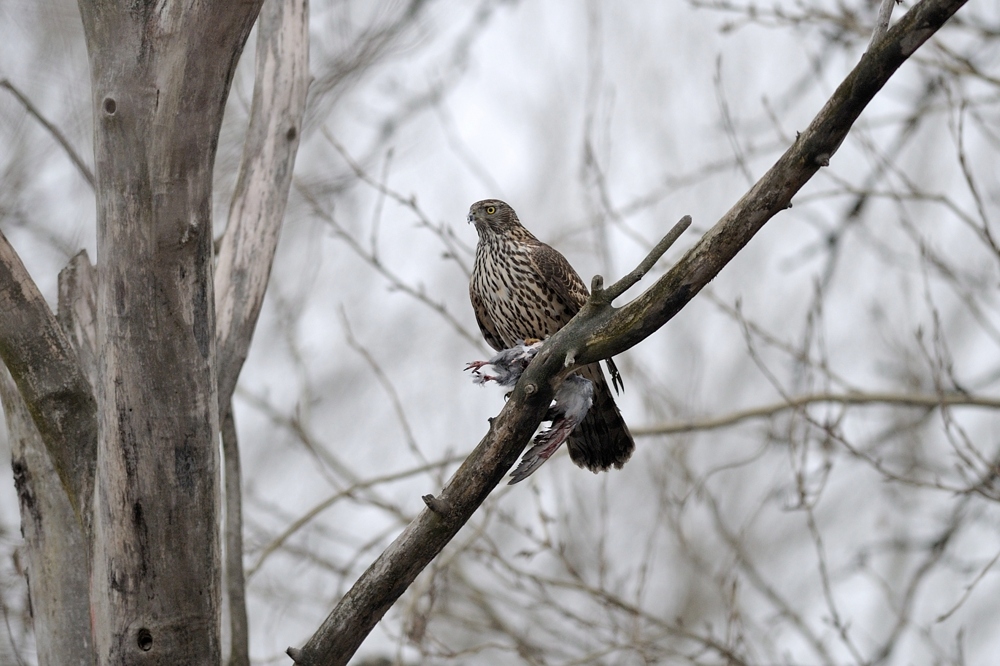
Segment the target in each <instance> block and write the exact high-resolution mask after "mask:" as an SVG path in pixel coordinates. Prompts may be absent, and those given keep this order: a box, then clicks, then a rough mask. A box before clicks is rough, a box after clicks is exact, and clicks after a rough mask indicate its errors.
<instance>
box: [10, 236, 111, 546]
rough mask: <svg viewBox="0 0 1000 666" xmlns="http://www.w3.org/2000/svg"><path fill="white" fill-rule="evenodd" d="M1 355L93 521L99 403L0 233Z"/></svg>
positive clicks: (75, 498) (82, 515)
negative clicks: (92, 500) (92, 502)
mask: <svg viewBox="0 0 1000 666" xmlns="http://www.w3.org/2000/svg"><path fill="white" fill-rule="evenodd" d="M0 313H3V315H4V316H2V317H0V358H2V359H3V362H4V364H5V365H6V366H7V369H8V370H9V371H10V374H11V376H12V377H13V379H14V383H15V384H16V385H17V389H18V391H19V392H20V394H21V396H22V398H23V399H24V403H25V405H26V406H27V409H28V412H29V413H30V414H31V417H32V420H33V422H34V423H35V425H36V426H37V428H38V432H39V434H40V435H41V438H42V442H43V444H44V446H45V449H46V451H47V452H48V455H49V456H50V458H51V460H52V465H53V467H54V469H55V471H56V474H58V476H59V480H60V481H61V482H62V485H63V486H64V487H65V489H66V491H67V492H68V493H69V497H68V499H69V502H70V506H71V507H72V508H73V512H74V514H75V515H76V518H77V521H78V522H79V523H80V525H81V526H82V527H83V529H84V531H87V530H88V529H89V525H90V514H89V510H88V508H89V506H90V498H91V496H92V494H93V489H94V464H95V461H96V456H95V453H96V450H97V430H96V427H95V426H96V420H95V416H96V414H97V404H96V402H95V401H94V396H93V392H92V391H91V388H90V384H89V383H88V382H87V378H86V377H85V376H84V374H83V371H82V370H81V368H80V364H79V362H78V361H77V357H76V352H75V350H74V349H73V346H72V345H71V344H70V342H69V340H68V339H67V337H66V335H65V334H64V333H63V330H62V329H61V328H60V326H59V323H58V322H57V320H56V317H55V315H53V314H52V311H51V310H50V309H49V306H48V304H47V303H46V302H45V299H44V298H43V297H42V294H41V292H39V291H38V287H37V286H35V283H34V282H33V281H32V280H31V276H29V275H28V272H27V270H25V268H24V264H22V263H21V259H20V258H19V257H18V256H17V254H16V253H15V252H14V248H12V247H11V246H10V243H8V242H7V238H6V237H5V236H4V235H3V234H2V233H0Z"/></svg>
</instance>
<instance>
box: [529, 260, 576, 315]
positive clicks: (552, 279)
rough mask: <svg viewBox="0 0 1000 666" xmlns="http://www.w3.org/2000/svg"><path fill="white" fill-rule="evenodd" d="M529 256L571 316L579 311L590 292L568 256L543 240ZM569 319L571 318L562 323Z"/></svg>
mask: <svg viewBox="0 0 1000 666" xmlns="http://www.w3.org/2000/svg"><path fill="white" fill-rule="evenodd" d="M529 256H530V257H531V263H532V266H533V268H534V269H535V273H537V274H538V276H539V277H540V278H541V279H542V283H543V284H544V285H545V286H546V287H547V288H548V289H551V290H552V291H553V292H555V294H556V295H557V296H558V297H559V298H560V299H562V300H563V302H565V303H566V305H567V308H568V310H569V315H570V317H572V316H573V315H575V314H576V313H577V312H579V311H580V308H582V307H583V304H584V303H586V302H587V296H588V295H589V292H588V291H587V287H586V285H584V283H583V280H581V279H580V276H579V275H577V272H576V271H575V270H573V267H572V266H570V265H569V262H568V261H566V257H564V256H562V255H561V254H559V252H557V251H556V250H553V249H552V248H551V247H549V246H548V245H546V244H545V243H541V242H540V243H538V244H537V245H535V246H534V247H533V248H532V250H531V253H530V254H529ZM568 321H569V319H567V320H566V321H564V322H562V324H565V323H566V322H568Z"/></svg>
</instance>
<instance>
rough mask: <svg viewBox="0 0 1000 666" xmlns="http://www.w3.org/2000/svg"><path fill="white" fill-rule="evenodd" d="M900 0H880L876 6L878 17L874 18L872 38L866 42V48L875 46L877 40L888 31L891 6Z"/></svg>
mask: <svg viewBox="0 0 1000 666" xmlns="http://www.w3.org/2000/svg"><path fill="white" fill-rule="evenodd" d="M900 1H901V0H882V4H881V5H879V8H878V18H877V19H876V20H875V29H874V30H873V31H872V38H871V41H870V42H869V43H868V48H871V47H873V46H875V44H876V43H877V42H878V40H880V39H882V38H883V37H885V33H887V32H889V19H891V18H892V8H893V7H894V6H895V5H896V3H897V2H900Z"/></svg>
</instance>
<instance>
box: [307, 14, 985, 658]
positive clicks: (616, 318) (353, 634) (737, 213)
mask: <svg viewBox="0 0 1000 666" xmlns="http://www.w3.org/2000/svg"><path fill="white" fill-rule="evenodd" d="M963 4H965V0H922V1H921V2H920V3H918V4H917V5H916V6H915V7H914V8H913V9H911V10H910V11H909V12H908V13H907V14H906V15H905V16H904V17H903V18H902V19H901V20H900V21H899V22H898V23H897V24H896V25H895V26H893V27H892V29H890V30H889V33H888V34H887V35H886V37H885V38H884V39H883V40H881V41H880V42H879V44H878V45H877V47H875V48H873V49H870V50H869V51H868V52H867V53H865V54H864V55H863V56H862V58H861V62H860V63H859V64H858V66H857V67H855V68H854V70H853V71H852V72H851V73H850V74H849V75H848V77H847V78H846V79H845V80H844V82H843V83H842V84H841V85H840V87H839V88H838V89H837V91H836V92H835V93H834V95H833V97H832V98H831V99H830V100H829V101H828V102H827V104H826V106H824V108H823V109H822V110H821V111H820V113H819V114H818V115H817V117H816V118H815V119H814V120H813V122H812V123H811V124H810V126H809V127H808V128H807V129H806V130H805V131H804V132H802V134H801V135H800V136H799V137H798V139H797V140H796V142H795V144H794V145H793V146H792V147H791V148H789V149H788V151H787V152H786V153H785V154H784V155H783V156H782V157H781V158H780V159H779V160H778V162H777V163H776V164H775V165H774V166H773V167H772V168H771V169H770V170H769V171H768V172H767V174H765V175H764V177H763V178H761V180H760V181H758V182H757V184H755V185H754V186H753V188H751V190H750V191H749V192H748V193H747V194H746V195H745V196H744V197H743V198H742V199H741V200H740V201H739V202H738V203H737V204H736V206H734V207H733V209H732V210H730V211H729V213H727V214H726V215H725V216H724V217H723V218H722V220H720V221H719V222H718V223H717V224H716V225H715V226H714V227H713V228H712V229H711V230H710V231H709V232H708V233H707V234H706V235H705V236H704V237H703V238H702V239H701V241H700V242H699V243H698V244H697V245H696V246H695V247H694V248H693V249H692V250H691V251H689V252H688V253H687V254H686V255H685V257H684V258H683V259H681V261H680V262H679V263H678V264H677V265H675V266H674V267H673V268H672V269H671V270H670V271H669V272H668V273H667V274H666V275H664V276H663V277H662V278H660V279H659V280H657V282H656V283H655V284H654V285H653V286H652V287H651V288H650V289H648V290H647V291H646V292H644V293H643V294H642V295H640V296H639V297H638V298H637V299H635V300H634V301H633V302H631V303H629V304H628V305H626V306H624V307H622V308H620V309H616V308H613V307H612V306H610V305H605V306H603V307H599V306H597V305H595V304H594V303H592V302H588V303H587V305H585V306H584V307H583V308H582V309H581V311H580V312H579V313H578V314H577V316H576V317H574V318H573V320H572V321H571V322H570V323H569V324H567V325H566V326H565V327H564V328H563V329H561V330H560V331H559V332H557V333H556V334H555V335H553V336H552V337H551V338H549V339H548V340H547V341H546V344H545V346H544V347H543V348H542V351H541V352H539V353H538V355H537V356H536V357H535V359H534V360H533V361H532V363H531V365H530V366H528V368H527V370H526V371H525V372H524V374H523V375H522V377H521V379H520V381H519V382H518V384H517V385H516V386H515V387H514V391H513V393H512V394H511V397H510V400H509V401H508V402H507V404H506V405H505V406H504V408H503V410H501V412H500V414H499V415H498V416H497V417H496V418H494V419H493V420H492V422H491V424H490V431H489V433H488V434H487V435H486V436H485V437H484V438H483V440H482V441H481V442H480V443H479V446H477V447H476V449H475V450H474V451H473V452H472V453H471V454H470V455H469V457H468V458H467V459H466V461H465V463H463V464H462V466H461V467H460V468H459V469H458V471H456V472H455V474H454V475H453V476H452V478H451V480H450V481H449V482H448V484H447V485H446V486H445V488H444V489H443V490H442V491H441V493H440V495H438V496H437V497H433V498H431V499H432V501H429V502H428V508H426V509H424V510H423V511H421V513H420V514H419V515H418V516H417V518H416V519H414V520H413V522H411V523H410V524H409V525H408V526H407V527H406V528H405V529H404V530H403V532H402V534H400V535H399V537H397V538H396V540H395V541H394V542H393V543H392V544H391V545H390V546H389V547H388V548H387V549H386V550H385V552H383V553H382V555H381V556H379V558H378V559H377V560H376V561H375V562H374V563H373V564H372V565H371V566H370V567H369V568H368V570H367V571H366V572H365V573H364V574H362V576H361V578H360V579H359V580H358V581H357V582H356V583H355V584H354V586H353V587H352V588H351V589H350V590H349V591H348V593H347V594H346V595H344V597H343V598H342V599H341V600H340V602H339V603H338V604H337V606H336V607H335V608H334V609H333V611H332V612H331V613H330V615H329V616H328V617H327V618H326V620H325V621H324V622H323V624H322V625H321V626H320V628H319V629H318V630H317V631H316V633H315V634H314V635H313V636H312V638H310V639H309V641H308V642H307V643H306V644H305V646H303V647H302V648H301V649H295V648H289V650H288V654H289V656H291V657H292V659H293V660H294V661H295V662H296V663H297V664H303V665H309V666H311V665H314V664H324V665H331V666H337V665H340V664H346V663H347V662H348V660H349V659H350V658H351V656H352V655H353V654H354V653H355V651H356V650H357V649H358V647H359V646H360V645H361V643H362V641H364V639H365V637H366V636H367V635H368V633H369V632H370V631H371V630H372V629H373V628H374V626H375V625H376V623H378V621H379V620H380V619H381V618H382V616H383V615H384V614H385V613H386V611H388V609H389V608H390V607H391V606H392V604H393V603H394V602H395V601H396V600H397V599H398V598H399V597H400V595H402V594H403V592H404V591H405V590H406V589H407V588H408V587H409V586H410V584H411V583H412V582H413V581H414V580H415V579H416V577H417V575H418V574H419V573H420V572H421V571H422V570H423V569H424V568H425V567H426V566H427V565H428V564H429V563H430V562H431V560H433V559H434V557H436V556H437V554H438V553H440V552H441V550H442V549H443V548H444V547H445V545H446V544H447V543H448V542H449V541H450V540H451V539H452V538H453V537H454V536H455V535H456V534H457V533H458V531H459V529H461V527H462V526H463V525H464V524H465V523H466V522H467V521H468V520H469V518H470V517H471V516H472V514H473V513H474V512H475V511H476V509H478V508H479V506H480V505H481V504H482V502H483V501H484V500H485V499H486V497H487V496H488V495H489V494H490V492H491V491H492V490H493V489H494V488H495V487H496V486H497V484H499V483H500V481H501V480H502V479H503V477H504V475H505V474H506V472H507V470H508V469H510V467H511V466H512V465H513V464H514V462H515V461H516V460H517V457H518V455H519V454H520V452H521V450H522V449H523V448H524V446H525V445H526V444H527V442H528V440H529V439H530V437H531V435H532V434H533V433H534V431H535V429H536V428H537V427H538V424H539V423H540V422H541V420H542V417H543V416H544V415H545V412H546V411H547V410H548V406H549V404H550V402H551V400H552V397H553V394H554V386H556V385H558V382H560V381H561V380H562V378H563V377H564V376H565V375H566V374H568V373H569V372H571V371H572V370H573V369H574V367H576V365H585V364H588V363H593V362H596V361H598V360H601V359H605V358H610V357H611V356H614V355H616V354H619V353H621V352H623V351H625V350H626V349H629V348H631V347H633V346H634V345H636V344H638V343H639V342H641V341H642V340H644V339H645V338H646V337H648V336H649V335H650V334H652V333H653V332H654V331H656V330H658V329H659V328H660V327H662V326H663V324H665V323H666V322H667V321H668V320H669V319H670V318H672V317H673V316H674V315H675V314H677V312H679V311H680V310H681V308H682V307H684V306H685V305H686V304H687V303H688V302H689V301H690V300H691V299H692V298H693V297H694V296H695V295H696V294H697V293H698V292H699V291H700V290H701V289H702V288H703V287H704V286H705V285H706V284H707V283H708V282H709V281H710V280H711V279H712V278H714V277H715V276H716V275H717V274H718V272H719V271H720V270H722V268H723V267H724V266H725V265H726V264H727V263H728V262H729V261H730V260H731V259H732V258H733V257H735V256H736V254H737V253H738V252H739V251H740V250H741V249H742V248H743V247H744V246H745V245H746V244H747V243H748V242H749V241H750V239H751V238H752V237H753V236H754V234H756V233H757V231H759V230H760V229H761V228H762V227H763V226H764V224H765V223H766V222H767V221H768V220H770V219H771V218H772V217H773V216H774V215H776V214H777V213H779V212H780V211H782V210H784V209H786V208H787V207H788V205H789V203H790V202H791V198H792V196H793V195H794V194H795V193H796V192H798V191H799V189H800V188H801V187H802V186H803V185H804V184H805V183H806V182H807V181H808V180H809V179H810V178H811V177H812V176H813V175H814V174H815V173H816V172H817V171H818V170H819V169H820V167H822V166H826V165H828V164H829V162H830V158H831V157H832V155H833V154H834V153H835V152H836V150H837V148H838V147H839V146H840V144H841V143H842V142H843V140H844V138H845V137H846V136H847V133H848V132H849V131H850V129H851V126H852V125H853V123H854V121H855V120H857V118H858V116H859V115H860V114H861V111H862V110H863V109H864V108H865V106H866V105H867V104H868V103H869V102H870V101H871V100H872V98H874V96H875V95H876V94H877V93H878V91H879V90H880V89H881V88H882V86H883V85H885V82H886V81H887V80H888V79H889V77H890V76H891V75H892V74H893V73H894V72H895V70H896V69H898V68H899V66H900V65H901V64H902V63H903V62H904V61H905V60H906V59H907V58H908V57H909V56H910V55H911V54H912V53H913V52H914V51H915V50H916V49H917V48H918V47H919V46H920V45H921V44H922V43H923V42H925V41H926V40H927V39H929V38H930V37H931V36H932V35H933V34H934V33H935V32H936V31H937V29H938V28H940V27H941V26H942V25H943V24H944V23H945V21H947V20H948V18H949V17H950V16H951V15H952V14H954V13H955V12H956V11H958V9H959V8H960V7H961V6H962V5H963ZM567 360H570V362H569V363H567V362H566V361H567ZM432 506H433V508H431V507H432Z"/></svg>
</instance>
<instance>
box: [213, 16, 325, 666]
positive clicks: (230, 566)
mask: <svg viewBox="0 0 1000 666" xmlns="http://www.w3.org/2000/svg"><path fill="white" fill-rule="evenodd" d="M309 81H310V77H309V5H308V2H307V1H306V0H266V2H265V3H264V5H263V7H262V8H261V11H260V20H259V22H258V27H257V57H256V75H255V82H254V94H253V102H252V105H251V109H250V122H249V126H248V128H247V137H246V141H245V143H244V148H243V157H242V160H241V164H240V175H239V178H238V180H237V182H236V188H235V190H234V192H233V201H232V205H231V206H230V210H229V220H228V222H227V225H226V232H225V235H224V236H223V239H222V243H221V245H220V248H219V259H218V264H217V266H216V276H215V304H216V312H217V313H218V320H217V329H218V334H217V357H216V361H217V366H218V369H219V370H218V400H219V413H220V414H221V415H222V453H223V459H224V465H225V479H226V485H225V495H224V497H225V517H226V521H225V525H226V538H225V558H226V567H225V572H226V573H225V575H226V594H227V596H228V599H229V638H230V649H229V664H230V666H248V665H249V663H250V654H249V629H248V626H247V613H246V592H245V577H244V570H243V533H242V530H243V508H242V488H241V478H242V476H241V471H240V468H241V466H240V451H239V445H238V441H237V437H236V424H235V418H234V416H235V415H234V414H233V411H232V409H233V406H232V394H233V390H234V389H235V388H236V380H237V379H238V377H239V373H240V370H241V369H242V367H243V362H244V361H245V360H246V356H247V352H248V350H249V348H250V340H251V338H252V336H253V331H254V327H255V326H256V324H257V319H258V316H259V315H260V308H261V305H262V304H263V302H264V293H265V291H266V289H267V281H268V277H269V275H270V272H271V265H272V263H273V261H274V253H275V251H276V250H277V246H278V237H279V232H280V230H281V223H282V220H283V219H284V215H285V205H286V203H287V201H288V191H289V188H290V187H291V183H292V172H293V167H294V164H295V155H296V153H297V151H298V146H299V141H300V138H301V135H302V117H303V114H304V113H305V106H306V94H307V92H308V89H309Z"/></svg>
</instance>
